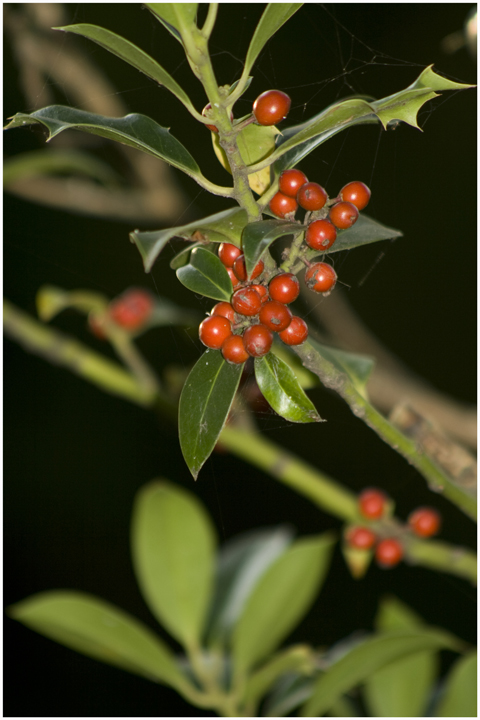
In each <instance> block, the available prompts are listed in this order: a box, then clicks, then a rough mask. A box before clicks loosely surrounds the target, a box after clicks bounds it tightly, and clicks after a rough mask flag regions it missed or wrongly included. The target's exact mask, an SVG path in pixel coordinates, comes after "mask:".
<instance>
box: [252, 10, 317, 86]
mask: <svg viewBox="0 0 480 720" xmlns="http://www.w3.org/2000/svg"><path fill="white" fill-rule="evenodd" d="M302 5H303V3H269V4H268V5H267V7H266V8H265V10H264V12H263V15H262V17H261V18H260V21H259V23H258V25H257V27H256V29H255V32H254V33H253V37H252V39H251V41H250V45H249V48H248V51H247V57H246V58H245V67H244V70H243V75H248V74H249V73H250V70H251V69H252V66H253V64H254V62H255V60H256V59H257V57H258V56H259V54H260V52H261V51H262V49H263V48H264V46H265V45H266V44H267V42H268V41H269V40H270V38H271V37H272V36H273V35H275V33H276V32H277V30H279V29H280V28H281V27H282V25H284V24H285V23H286V22H287V20H289V19H290V18H291V17H292V15H294V14H295V13H296V12H297V10H298V9H299V8H301V7H302Z"/></svg>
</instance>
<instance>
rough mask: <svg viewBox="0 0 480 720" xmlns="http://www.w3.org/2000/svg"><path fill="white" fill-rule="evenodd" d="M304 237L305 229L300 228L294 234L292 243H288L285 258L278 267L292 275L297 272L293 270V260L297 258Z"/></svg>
mask: <svg viewBox="0 0 480 720" xmlns="http://www.w3.org/2000/svg"><path fill="white" fill-rule="evenodd" d="M304 237H305V230H302V231H301V232H299V233H298V235H296V236H295V238H294V240H293V242H292V244H291V245H290V249H289V251H288V255H287V258H286V260H285V261H284V262H283V263H282V264H281V265H280V269H281V270H283V272H290V273H293V274H294V275H296V274H297V273H295V272H294V271H293V268H294V267H295V261H296V260H297V258H298V255H299V253H300V251H301V249H302V247H303V240H304Z"/></svg>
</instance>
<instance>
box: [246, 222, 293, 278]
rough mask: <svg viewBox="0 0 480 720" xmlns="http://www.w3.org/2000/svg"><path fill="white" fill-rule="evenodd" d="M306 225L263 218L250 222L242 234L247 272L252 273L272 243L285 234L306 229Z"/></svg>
mask: <svg viewBox="0 0 480 720" xmlns="http://www.w3.org/2000/svg"><path fill="white" fill-rule="evenodd" d="M304 229H305V228H304V226H303V225H299V224H298V223H289V222H285V221H284V220H262V221H261V222H253V223H249V224H248V225H247V226H246V227H245V229H244V231H243V235H242V245H243V253H244V255H245V264H246V266H247V273H248V275H250V273H251V272H252V270H253V268H254V267H255V265H256V264H257V263H258V261H259V260H260V258H261V257H262V255H263V254H264V253H265V252H266V251H267V250H268V248H269V247H270V245H271V244H272V243H273V242H274V240H277V239H278V238H280V237H284V236H285V235H295V234H298V233H299V232H303V231H304Z"/></svg>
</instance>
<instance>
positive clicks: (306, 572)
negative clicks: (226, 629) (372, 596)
mask: <svg viewBox="0 0 480 720" xmlns="http://www.w3.org/2000/svg"><path fill="white" fill-rule="evenodd" d="M334 543H335V540H334V539H333V538H332V536H331V535H327V534H326V535H322V536H317V537H309V538H302V539H301V540H297V541H296V542H295V543H294V544H293V545H292V546H291V547H290V548H289V549H288V550H287V551H286V552H284V553H283V555H281V556H280V557H279V558H278V559H277V560H276V561H275V562H274V563H273V565H271V566H270V568H269V569H268V570H267V571H266V572H265V573H264V575H263V576H262V577H261V578H260V580H259V582H258V583H257V585H256V586H255V588H254V590H253V592H252V594H251V595H250V597H249V598H248V600H247V603H246V605H245V608H244V610H243V612H242V614H241V616H240V618H239V620H238V622H237V624H236V626H235V629H234V631H233V635H232V657H233V661H234V665H235V667H236V670H237V672H239V673H246V672H247V671H248V670H249V668H251V667H252V666H254V665H255V664H256V663H258V662H259V661H260V660H262V659H263V658H264V657H266V656H267V655H269V654H270V653H271V652H272V651H273V650H275V648H276V647H278V645H279V644H280V643H281V642H282V640H284V639H285V638H286V637H287V635H289V633H290V632H291V631H292V630H293V629H294V627H295V626H296V625H297V624H298V623H299V622H300V620H301V619H302V618H303V616H304V615H305V613H306V612H307V611H308V609H309V608H310V606H311V605H312V603H313V601H314V600H315V598H316V596H317V594H318V593H319V591H320V587H321V585H322V582H323V580H324V578H325V576H326V574H327V570H328V567H329V564H330V558H331V555H332V550H333V546H334Z"/></svg>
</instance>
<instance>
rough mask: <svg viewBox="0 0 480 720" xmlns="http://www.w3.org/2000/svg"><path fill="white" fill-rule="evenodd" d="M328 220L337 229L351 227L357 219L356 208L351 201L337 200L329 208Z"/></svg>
mask: <svg viewBox="0 0 480 720" xmlns="http://www.w3.org/2000/svg"><path fill="white" fill-rule="evenodd" d="M329 215H330V220H331V221H332V223H333V224H334V225H335V227H337V228H338V229H339V230H346V229H347V228H350V227H352V225H353V224H354V223H356V222H357V220H358V210H357V208H356V207H355V205H353V203H351V202H339V203H336V204H335V205H334V206H333V207H331V208H330V212H329Z"/></svg>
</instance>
